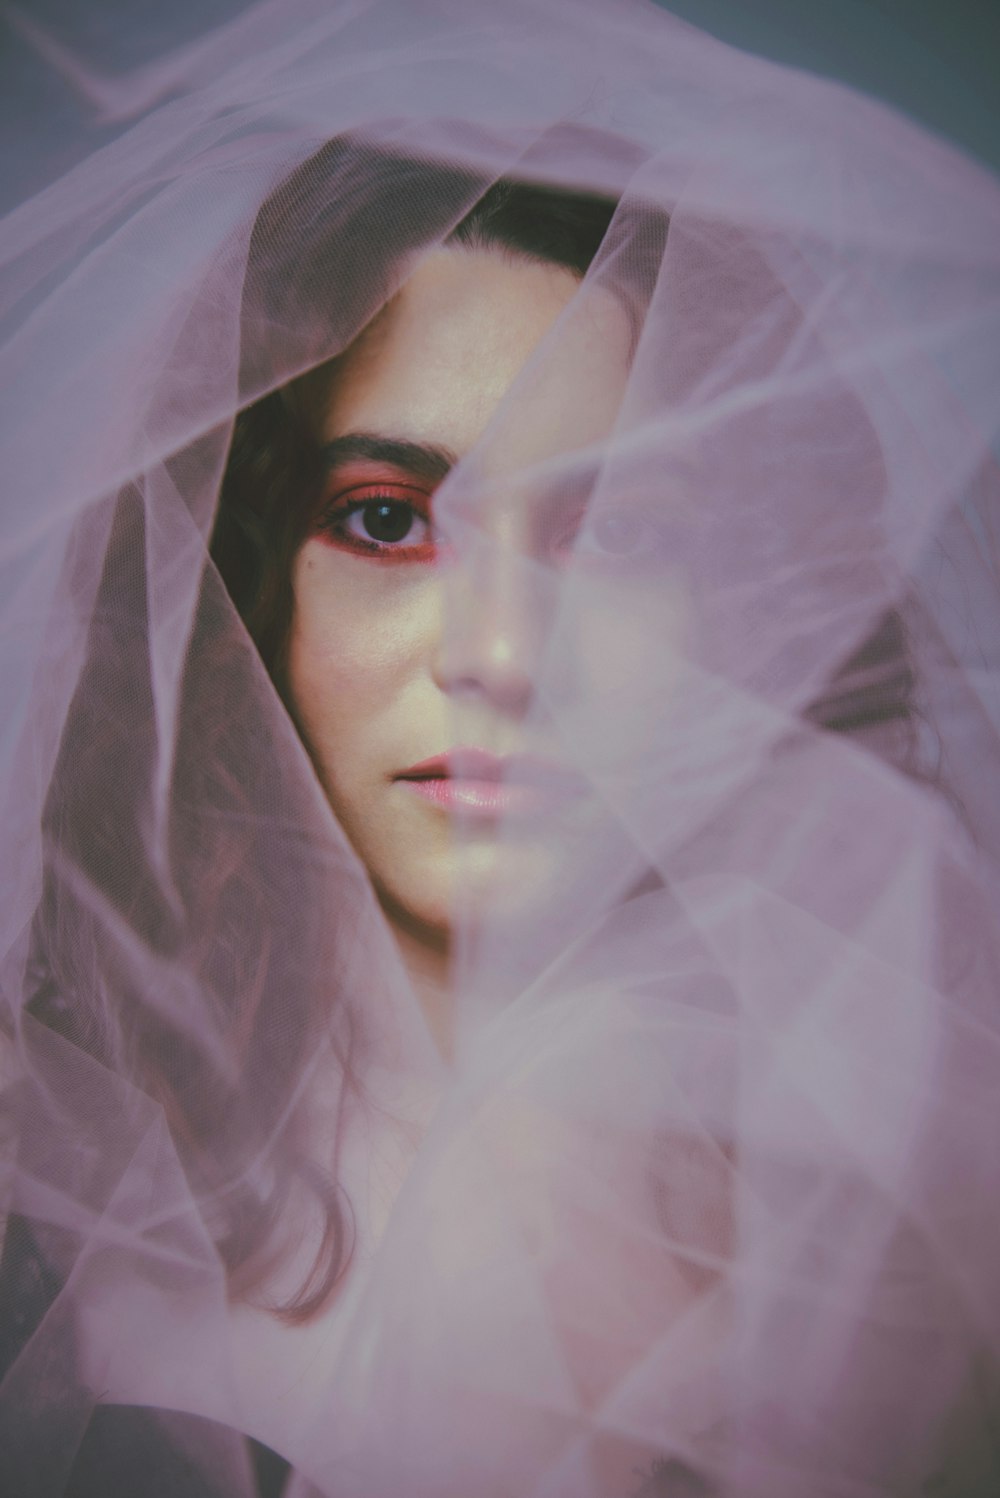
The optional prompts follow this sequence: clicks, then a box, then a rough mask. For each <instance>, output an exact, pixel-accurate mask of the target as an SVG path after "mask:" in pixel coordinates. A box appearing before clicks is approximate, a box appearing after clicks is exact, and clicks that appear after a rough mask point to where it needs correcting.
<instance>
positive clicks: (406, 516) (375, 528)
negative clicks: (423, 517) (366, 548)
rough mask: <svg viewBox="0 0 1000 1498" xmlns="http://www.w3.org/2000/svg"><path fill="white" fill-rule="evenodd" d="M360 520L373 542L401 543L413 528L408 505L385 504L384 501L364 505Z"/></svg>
mask: <svg viewBox="0 0 1000 1498" xmlns="http://www.w3.org/2000/svg"><path fill="white" fill-rule="evenodd" d="M361 518H362V522H363V524H364V527H365V530H366V531H367V532H368V534H369V536H371V538H372V540H373V541H402V540H403V539H404V538H405V537H406V536H408V535H409V533H410V530H411V529H412V527H413V511H412V510H411V508H410V506H409V505H404V504H387V503H386V502H385V501H384V500H373V501H372V502H371V504H367V505H365V507H364V509H363V511H362V512H361Z"/></svg>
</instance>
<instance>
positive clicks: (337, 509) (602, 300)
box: [288, 248, 676, 937]
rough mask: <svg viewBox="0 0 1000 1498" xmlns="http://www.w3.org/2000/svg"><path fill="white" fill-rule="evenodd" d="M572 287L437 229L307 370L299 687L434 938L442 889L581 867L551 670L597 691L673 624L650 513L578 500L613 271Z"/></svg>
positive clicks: (312, 728) (394, 909) (515, 888)
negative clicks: (600, 282)
mask: <svg viewBox="0 0 1000 1498" xmlns="http://www.w3.org/2000/svg"><path fill="white" fill-rule="evenodd" d="M578 291H579V282H578V280H577V278H576V277H575V276H574V275H573V274H572V273H571V272H569V271H567V270H564V269H562V268H559V267H555V266H552V265H548V264H539V263H535V262H532V261H529V260H527V259H522V258H517V257H513V256H510V255H506V254H504V253H501V252H499V251H496V250H466V249H461V248H455V249H451V248H447V249H442V250H439V251H437V252H435V253H434V254H432V255H431V256H430V257H429V258H427V259H426V260H425V261H424V262H423V263H422V264H421V265H420V267H419V269H417V271H416V272H415V274H414V275H413V276H412V278H411V279H410V280H409V281H408V282H407V283H406V285H405V286H404V288H403V289H402V291H400V292H399V294H398V295H397V296H396V297H395V298H394V300H393V301H391V302H390V303H389V304H388V305H387V306H386V307H385V308H384V309H383V311H382V312H381V313H380V314H379V316H378V317H376V318H375V320H374V321H373V322H372V323H371V324H370V325H369V326H368V327H367V328H366V330H365V331H364V332H363V333H362V335H361V336H360V337H359V338H358V339H357V340H356V341H355V343H354V344H353V345H352V346H351V347H350V348H349V349H348V350H347V352H346V353H345V354H344V355H342V356H341V357H340V358H339V359H337V360H336V361H335V362H333V363H331V364H330V365H328V366H325V367H323V368H321V369H319V370H317V371H316V372H314V373H313V374H312V375H310V376H308V377H307V378H306V379H305V380H304V381H303V382H302V387H301V392H300V393H301V397H302V400H303V401H304V403H305V408H306V412H307V416H308V419H309V420H310V422H311V424H312V426H313V429H314V431H315V433H316V435H317V438H318V440H319V442H320V443H321V445H322V446H323V448H324V452H325V456H326V458H327V460H328V472H327V479H326V483H325V487H324V490H323V498H322V503H321V504H320V506H319V508H318V510H317V512H316V514H315V516H314V518H313V520H312V522H311V524H310V528H309V530H308V532H307V536H306V539H305V541H304V543H303V545H302V547H301V549H300V551H299V553H298V556H297V558H296V561H295V564H294V569H293V590H294V615H293V623H292V630H291V636H290V642H289V656H288V687H289V692H290V700H291V705H292V709H293V712H294V714H295V716H296V719H297V722H298V724H299V727H300V730H301V732H302V734H303V736H304V738H305V741H306V743H307V745H308V747H309V749H310V752H311V754H312V756H313V759H314V761H315V763H316V766H317V768H318V771H319V774H320V776H321V779H322V781H323V784H324V786H325V788H326V791H327V794H328V796H329V799H330V802H331V805H332V807H333V809H334V811H335V812H336V814H337V816H338V818H339V820H340V822H341V823H342V825H343V827H344V828H345V830H346V832H347V834H348V836H349V838H350V839H351V841H352V843H353V844H354V846H355V848H356V849H357V851H358V853H359V854H360V856H361V858H362V860H363V861H364V863H365V864H366V866H367V868H368V870H369V872H370V874H371V877H372V880H373V882H374V884H375V887H376V889H377V891H378V893H379V895H380V898H381V899H382V901H383V904H384V905H385V907H386V909H387V911H388V912H389V914H390V917H391V918H392V919H394V920H395V921H396V922H397V923H400V922H401V923H403V924H404V925H405V926H406V927H408V928H409V929H410V930H411V931H412V930H416V931H417V932H418V933H419V932H423V933H425V934H431V933H432V934H434V935H435V936H436V937H440V936H442V935H447V933H448V932H449V930H450V928H451V925H452V921H453V915H454V910H455V905H456V901H458V900H461V901H462V902H463V906H464V907H465V908H466V909H467V908H468V906H469V902H471V903H472V905H473V907H474V906H475V905H476V903H477V902H478V901H480V900H482V901H489V902H490V908H491V909H492V908H496V906H497V902H499V903H500V905H501V906H505V905H507V906H509V905H510V904H511V902H513V903H514V904H515V905H517V904H519V903H520V904H524V903H528V904H531V903H536V904H537V902H539V901H544V900H545V899H546V898H547V897H548V895H549V894H550V893H551V892H552V891H555V890H558V889H559V888H560V886H564V885H565V883H566V880H567V879H568V878H571V877H572V874H571V866H572V865H573V863H574V862H575V861H577V856H578V851H579V847H580V843H581V838H583V839H584V840H586V837H587V832H586V829H587V828H588V827H593V825H594V824H595V819H597V818H599V816H600V813H599V811H598V809H597V806H596V804H595V798H594V797H593V796H592V795H591V794H590V793H589V791H588V788H587V785H586V782H585V780H584V778H583V777H582V776H581V775H580V773H579V765H578V763H574V761H573V755H572V754H571V753H567V745H566V743H565V739H564V735H563V736H561V734H560V729H559V716H558V712H557V711H556V708H555V705H554V699H552V698H551V693H548V695H547V691H548V688H547V686H546V683H548V684H549V686H551V685H552V684H553V683H556V685H557V690H556V696H557V697H559V698H560V700H561V701H563V703H565V702H566V700H567V698H568V697H573V696H577V697H581V698H582V699H583V700H585V701H587V702H589V703H591V704H600V703H604V704H605V705H606V708H607V711H608V712H610V713H612V714H613V713H614V712H615V710H616V707H615V704H616V703H617V704H618V705H619V707H620V704H621V702H622V687H623V684H624V683H627V680H628V679H629V675H630V672H631V671H633V670H634V668H635V663H636V660H637V659H638V660H640V661H641V660H642V658H643V656H644V653H645V652H644V649H643V646H644V645H645V642H647V641H648V639H649V631H650V629H651V628H652V629H654V630H658V631H659V638H660V640H661V642H662V641H663V640H664V639H665V638H669V636H670V631H671V629H673V628H674V622H675V614H676V606H675V603H674V601H673V599H672V596H668V595H667V594H665V593H664V590H663V588H662V586H652V587H650V586H646V587H645V588H644V587H643V586H642V585H640V586H639V587H638V588H637V587H636V581H635V577H634V575H633V571H634V569H631V568H630V567H629V566H628V565H627V564H628V562H629V560H631V559H634V558H635V556H636V554H637V552H638V551H640V550H642V548H643V545H644V537H643V535H642V530H641V525H640V527H639V530H638V531H637V530H636V525H635V521H634V518H633V520H632V521H631V522H630V521H629V519H628V517H627V516H626V517H625V519H624V521H623V519H622V518H621V516H619V518H618V519H617V521H616V519H615V517H614V516H613V515H612V516H610V517H609V516H608V515H605V516H604V517H603V519H602V521H601V522H600V524H599V525H597V526H591V525H590V520H589V518H588V517H587V515H586V511H587V504H588V498H589V495H590V494H591V493H592V492H593V486H594V477H593V471H591V473H590V477H589V478H587V477H586V473H587V471H588V465H589V468H590V470H592V469H593V459H594V453H595V449H594V445H595V444H600V442H601V440H602V439H603V438H605V437H606V436H607V435H608V434H609V433H610V431H611V429H612V427H613V425H614V423H615V421H616V417H617V416H618V413H619V407H620V405H621V401H622V396H623V393H624V389H625V382H626V375H627V367H628V360H629V352H630V342H631V333H630V325H629V320H628V317H627V315H626V313H625V311H624V308H623V307H622V305H621V304H620V303H619V302H618V301H617V300H616V299H615V298H614V297H612V296H611V295H610V294H608V293H604V292H600V291H597V292H594V293H590V292H589V291H588V294H587V296H586V298H584V297H582V296H581V297H580V298H578V300H577V302H576V303H574V306H573V307H572V308H570V305H569V304H570V302H571V300H572V299H573V298H574V296H575V295H576V293H577V292H578ZM557 321H558V322H559V327H558V329H556V328H555V325H556V323H557ZM549 335H552V336H549ZM588 449H590V450H591V451H590V452H589V454H588V451H587V450H588ZM577 576H578V577H579V587H577V586H576V584H577ZM659 583H660V584H662V577H661V578H660V579H659ZM574 589H575V596H577V597H581V598H585V600H586V603H585V606H584V607H582V608H580V609H574V608H573V607H572V606H571V604H570V602H569V601H570V600H571V599H572V598H573V596H574ZM570 617H572V627H571V628H570V627H569V625H568V623H567V621H568V620H569V619H570ZM664 632H666V633H664ZM625 695H626V696H627V695H628V693H627V691H626V693H625ZM627 727H628V731H629V732H630V733H634V732H635V728H636V725H635V724H634V723H630V724H628V725H627ZM574 850H576V851H574Z"/></svg>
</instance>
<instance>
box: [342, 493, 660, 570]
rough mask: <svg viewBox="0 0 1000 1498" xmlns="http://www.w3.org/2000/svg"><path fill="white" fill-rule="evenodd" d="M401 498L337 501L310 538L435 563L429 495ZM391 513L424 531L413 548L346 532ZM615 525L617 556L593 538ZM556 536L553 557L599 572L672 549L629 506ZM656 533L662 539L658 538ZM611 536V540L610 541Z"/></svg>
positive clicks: (579, 520)
mask: <svg viewBox="0 0 1000 1498" xmlns="http://www.w3.org/2000/svg"><path fill="white" fill-rule="evenodd" d="M407 495H409V496H413V497H407V496H406V495H403V494H400V493H399V492H398V491H397V492H393V491H392V489H390V488H386V487H373V488H371V489H366V490H362V491H358V490H355V491H353V492H349V493H348V495H343V496H340V497H339V498H338V499H336V500H335V501H334V502H333V503H332V504H330V505H329V506H327V508H326V509H325V510H324V511H323V512H322V513H321V514H320V516H319V518H318V519H317V521H316V524H315V528H314V533H315V534H318V535H321V536H323V537H325V538H326V539H328V540H329V541H330V542H331V543H332V544H333V545H335V546H338V547H341V548H343V549H344V550H346V551H349V552H353V553H354V554H355V555H359V556H362V557H366V558H371V559H372V560H374V561H379V562H389V563H393V562H407V563H422V562H433V561H436V560H437V558H438V556H439V555H440V553H441V550H442V543H441V541H440V539H439V538H438V537H436V536H435V535H434V531H433V526H432V521H431V515H430V508H431V496H430V495H429V494H425V493H423V492H422V491H414V490H412V489H409V490H407ZM380 506H381V507H384V508H391V509H392V510H393V511H394V512H397V513H398V512H400V511H405V512H407V514H408V515H409V517H410V522H411V527H412V524H413V522H416V523H418V524H420V525H422V526H423V527H424V535H423V537H422V539H421V540H420V541H418V542H416V543H414V542H412V541H410V542H409V543H408V544H407V542H406V536H408V535H409V529H408V530H407V531H406V533H405V535H404V536H401V537H399V538H398V540H395V541H393V540H381V541H380V540H378V539H377V538H376V537H374V536H363V535H360V534H358V533H356V532H354V531H352V530H350V529H349V523H350V521H351V520H352V518H353V517H354V516H355V515H359V516H360V515H363V514H364V512H365V511H366V510H368V509H370V508H372V507H380ZM609 523H610V524H611V525H612V526H614V525H615V524H616V523H617V524H618V525H619V526H621V524H622V523H624V524H625V530H626V533H625V537H624V539H625V542H626V544H625V546H624V548H623V550H621V551H619V549H618V547H619V545H620V544H621V539H622V538H621V535H620V534H619V537H618V545H615V544H611V545H604V546H602V545H600V544H599V543H598V544H595V542H598V536H599V535H600V533H601V531H602V530H604V531H605V535H606V537H607V530H606V528H607V526H608V524H609ZM630 526H631V529H632V531H633V535H632V536H631V537H629V535H628V530H629V528H630ZM557 530H562V535H558V536H557V535H556V534H553V535H552V537H551V538H550V543H549V544H550V546H551V547H552V554H553V558H555V557H557V556H559V555H560V554H561V555H562V556H563V557H567V556H569V555H570V554H574V555H575V556H576V558H577V559H578V560H579V561H580V562H581V563H583V564H587V563H588V562H589V563H597V564H598V565H602V566H603V567H612V568H613V567H615V566H616V565H619V566H621V565H630V564H631V565H634V564H635V563H636V562H638V561H639V560H640V558H641V556H642V554H643V553H645V556H646V559H647V560H650V559H652V558H654V557H656V556H657V554H658V553H660V554H661V557H660V559H661V560H665V559H666V558H665V556H664V555H662V554H663V553H664V552H666V553H669V552H671V551H675V550H676V539H677V538H676V537H674V536H673V535H672V534H671V531H672V527H670V526H666V527H663V526H661V525H655V524H653V523H651V521H650V518H649V516H648V515H645V514H643V510H642V508H641V507H636V509H635V510H632V507H630V506H624V507H623V508H622V510H621V511H620V512H616V511H610V512H607V513H605V514H602V515H597V516H594V517H591V523H590V524H587V523H586V510H585V508H583V507H581V509H580V510H579V511H578V512H577V513H575V514H574V515H573V516H572V519H571V520H570V523H569V525H568V526H564V527H558V528H557ZM661 532H662V534H661ZM613 534H614V533H613V532H612V533H611V538H613Z"/></svg>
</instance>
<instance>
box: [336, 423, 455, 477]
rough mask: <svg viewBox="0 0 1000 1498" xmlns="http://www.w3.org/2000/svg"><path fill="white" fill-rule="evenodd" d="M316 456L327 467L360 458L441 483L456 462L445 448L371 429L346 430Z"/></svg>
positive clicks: (452, 454) (453, 454)
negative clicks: (380, 434)
mask: <svg viewBox="0 0 1000 1498" xmlns="http://www.w3.org/2000/svg"><path fill="white" fill-rule="evenodd" d="M319 455H320V459H321V460H322V462H323V464H324V465H325V467H326V468H328V469H330V468H335V467H336V466H337V465H338V464H339V463H347V462H350V461H351V460H352V459H357V458H363V459H367V460H369V461H371V462H374V463H389V464H391V466H392V467H393V468H404V469H405V470H406V471H407V473H413V474H416V475H417V477H418V478H422V479H427V480H428V481H429V482H431V483H440V481H441V480H442V479H443V478H444V477H445V476H446V475H447V474H448V473H450V472H451V470H452V469H453V468H454V466H455V464H456V463H457V462H458V458H457V456H456V454H455V453H453V452H451V451H450V449H449V448H447V447H436V446H435V445H434V444H433V443H429V442H408V441H406V440H405V439H403V438H400V437H380V436H379V435H378V434H377V433H374V432H348V433H346V434H345V435H344V436H343V437H334V439H333V441H332V442H327V443H325V444H324V445H323V446H322V447H321V448H320V450H319Z"/></svg>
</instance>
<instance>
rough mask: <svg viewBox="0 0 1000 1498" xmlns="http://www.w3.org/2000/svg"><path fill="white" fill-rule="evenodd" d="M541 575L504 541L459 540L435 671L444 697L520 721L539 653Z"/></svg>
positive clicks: (534, 563) (530, 693)
mask: <svg viewBox="0 0 1000 1498" xmlns="http://www.w3.org/2000/svg"><path fill="white" fill-rule="evenodd" d="M544 570H545V569H544V567H543V566H541V565H540V564H539V562H538V561H537V560H535V559H533V558H532V557H530V556H529V555H526V554H525V552H524V551H523V550H521V549H519V548H517V547H516V546H515V545H513V544H512V542H511V540H510V539H507V538H503V537H498V536H497V535H496V534H487V533H483V532H479V533H478V534H476V535H475V536H473V537H470V538H466V539H465V541H464V542H463V544H462V545H461V547H460V548H459V551H458V554H457V555H456V558H455V560H454V561H453V562H452V563H451V564H450V565H449V566H448V568H447V570H446V573H445V578H446V580H445V584H444V614H443V620H442V628H441V634H440V639H439V642H438V646H437V651H436V655H435V660H434V668H433V674H434V678H435V680H436V682H437V684H438V686H439V687H440V688H441V689H442V691H444V692H447V693H448V694H449V695H451V696H458V697H466V696H467V697H470V698H476V697H478V698H481V699H483V700H484V701H486V702H488V703H489V704H490V705H491V706H493V707H495V708H498V709H500V710H501V711H502V712H504V713H505V714H507V715H509V716H514V717H521V716H523V715H524V713H525V712H526V711H527V709H528V707H529V706H530V704H531V700H532V697H533V695H534V684H535V674H536V672H537V669H538V666H539V664H540V657H541V653H542V648H543V640H544V633H545V630H544V618H545V613H546V609H545V594H546V592H547V590H546V588H545V578H544V577H543V576H542V573H543V572H544Z"/></svg>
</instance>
